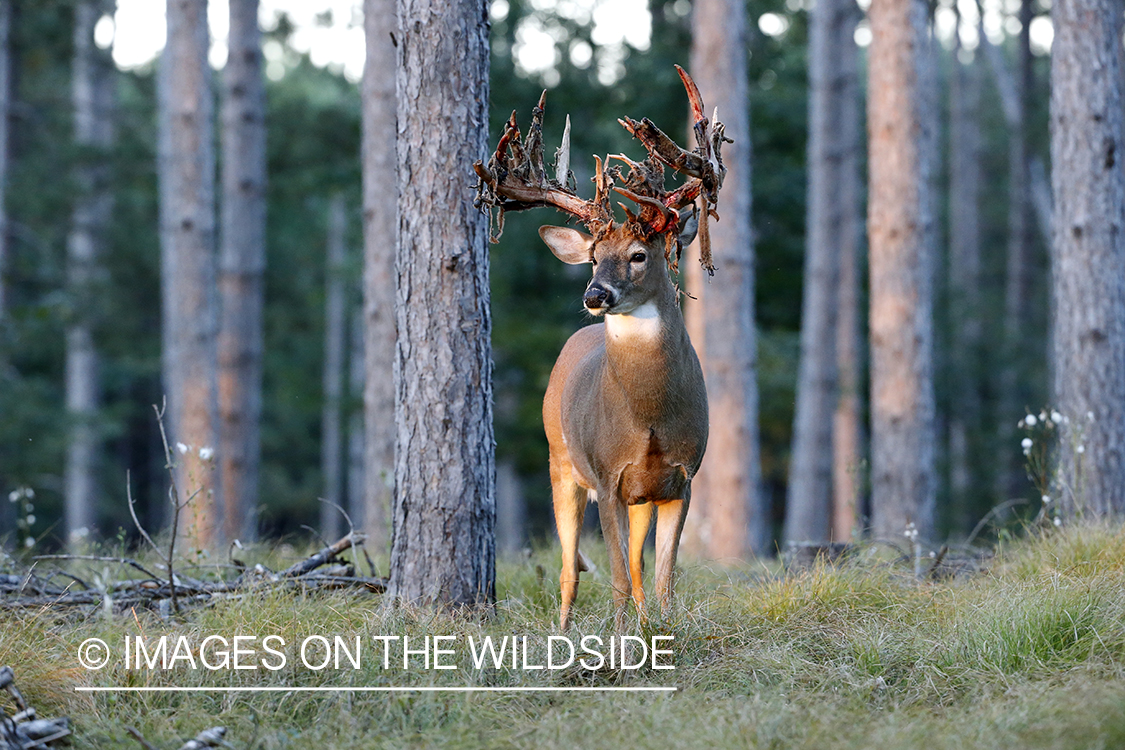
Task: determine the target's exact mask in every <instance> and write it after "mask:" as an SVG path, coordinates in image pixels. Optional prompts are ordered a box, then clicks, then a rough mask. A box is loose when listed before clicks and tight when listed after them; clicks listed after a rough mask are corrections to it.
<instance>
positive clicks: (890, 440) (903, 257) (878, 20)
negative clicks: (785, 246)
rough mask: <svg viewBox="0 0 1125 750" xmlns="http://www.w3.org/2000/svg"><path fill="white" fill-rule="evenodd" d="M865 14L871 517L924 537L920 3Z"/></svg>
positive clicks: (927, 324)
mask: <svg viewBox="0 0 1125 750" xmlns="http://www.w3.org/2000/svg"><path fill="white" fill-rule="evenodd" d="M868 18H869V19H870V22H871V32H872V42H871V47H870V49H869V52H868V55H869V58H868V59H869V64H868V70H869V86H868V107H867V112H868V143H869V157H868V160H869V175H870V177H869V186H870V187H869V201H868V237H869V240H868V242H869V256H870V262H869V265H870V286H871V291H870V304H871V312H870V333H871V473H872V477H871V485H872V486H871V492H872V495H871V505H872V526H873V530H874V533H875V535H876V536H877V537H882V538H896V537H901V535H902V534H903V532H904V530H905V529H906V527H907V524H910V523H913V524H915V526H916V528H917V530H918V532H919V534H920V535H921V536H922V537H923V538H926V537H928V536H930V535H931V534H932V527H933V505H934V497H935V486H934V485H935V483H934V390H933V313H932V269H931V265H932V246H931V241H932V240H931V238H932V233H933V229H934V227H933V217H932V213H931V208H930V200H931V187H930V177H931V165H930V164H929V163H928V161H929V155H930V152H931V149H930V146H929V144H928V139H929V138H931V137H932V132H931V131H932V128H933V124H934V123H933V121H932V120H928V119H927V118H926V115H927V114H928V108H927V105H926V102H925V101H924V99H925V96H926V92H927V90H928V89H929V86H928V83H927V76H929V75H930V72H929V71H928V70H926V68H925V66H926V65H927V64H928V62H929V59H928V54H927V49H928V45H929V39H928V33H927V8H926V3H925V2H924V0H873V2H872V3H871V8H870V10H869V12H868Z"/></svg>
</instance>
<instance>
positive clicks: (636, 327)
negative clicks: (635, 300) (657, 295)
mask: <svg viewBox="0 0 1125 750" xmlns="http://www.w3.org/2000/svg"><path fill="white" fill-rule="evenodd" d="M605 329H606V332H607V333H608V334H609V335H610V336H612V337H613V338H615V339H653V338H656V337H657V336H658V335H660V311H659V310H657V309H656V303H655V302H646V303H644V304H643V305H641V306H639V307H636V308H634V309H633V310H632V311H631V312H627V313H623V314H610V315H606V316H605Z"/></svg>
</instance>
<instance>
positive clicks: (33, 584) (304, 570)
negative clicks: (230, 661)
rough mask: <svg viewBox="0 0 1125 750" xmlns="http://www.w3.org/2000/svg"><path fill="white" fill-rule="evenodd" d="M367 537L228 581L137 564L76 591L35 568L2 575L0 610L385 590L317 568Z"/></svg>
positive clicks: (348, 572)
mask: <svg viewBox="0 0 1125 750" xmlns="http://www.w3.org/2000/svg"><path fill="white" fill-rule="evenodd" d="M364 539H366V536H365V535H364V534H363V533H362V532H359V531H353V532H351V533H349V534H348V535H347V536H345V537H343V538H342V539H340V540H339V541H337V542H335V543H334V544H330V545H328V546H327V547H325V548H323V549H321V550H320V551H318V552H316V553H315V554H313V555H311V556H309V557H307V558H305V559H304V560H302V561H300V562H298V563H296V564H295V565H291V566H290V567H288V568H286V569H285V570H283V571H281V572H280V573H274V572H272V571H269V570H267V569H266V568H264V567H262V566H261V565H257V566H254V567H253V568H250V569H248V570H245V571H243V572H241V573H240V574H239V575H238V576H237V577H235V578H233V579H232V580H229V581H200V580H196V579H193V578H186V577H183V576H179V575H177V576H174V578H175V582H174V583H173V582H171V581H169V580H165V579H161V578H160V577H158V576H156V575H154V574H153V573H152V572H151V571H148V570H145V569H144V568H143V566H140V565H132V566H131V567H136V568H137V569H138V570H142V571H143V572H144V573H145V574H146V575H148V576H150V578H147V579H137V578H131V579H125V580H121V581H114V582H110V583H107V584H106V585H105V587H104V589H87V590H72V589H70V588H69V587H68V588H60V587H58V586H51V585H49V584H48V583H47V582H45V581H43V580H42V579H40V578H39V577H37V576H34V575H32V574H31V573H30V572H29V573H27V574H24V575H3V576H0V609H27V608H49V607H76V606H88V605H93V604H102V603H104V602H105V600H106V599H107V598H108V599H109V600H110V601H111V603H112V604H113V606H115V607H118V608H126V607H135V606H142V607H145V606H151V605H152V604H153V603H154V602H158V601H161V600H164V599H172V598H173V597H176V598H177V599H178V598H180V597H183V598H184V599H186V600H188V601H191V602H194V603H201V602H207V601H210V600H211V599H214V598H215V597H218V596H222V595H230V594H241V593H245V592H247V591H253V590H262V589H271V588H284V589H298V588H299V589H303V590H311V591H333V590H339V589H358V590H363V591H369V592H373V593H382V592H384V591H385V590H386V588H387V579H385V578H374V577H367V576H360V575H356V574H355V571H354V568H352V567H351V566H350V565H337V566H334V567H332V568H330V569H328V570H327V571H318V568H320V567H322V566H324V565H327V564H329V563H331V562H333V561H335V560H336V558H337V557H338V556H339V555H341V554H342V553H343V552H345V551H346V550H348V549H351V548H352V547H354V546H359V545H362V544H363V541H364ZM43 557H44V558H46V559H53V560H97V561H109V562H118V563H122V564H130V563H131V562H133V561H131V560H130V559H129V558H116V557H109V558H102V557H96V556H93V555H49V556H46V555H45V556H43Z"/></svg>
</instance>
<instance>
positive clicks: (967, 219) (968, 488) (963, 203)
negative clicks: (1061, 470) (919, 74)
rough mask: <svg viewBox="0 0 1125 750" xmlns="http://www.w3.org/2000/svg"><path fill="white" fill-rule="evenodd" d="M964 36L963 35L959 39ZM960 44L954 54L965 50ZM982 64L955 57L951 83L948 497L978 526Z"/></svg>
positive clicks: (961, 517) (962, 522)
mask: <svg viewBox="0 0 1125 750" xmlns="http://www.w3.org/2000/svg"><path fill="white" fill-rule="evenodd" d="M957 38H960V37H957ZM960 49H961V47H960V45H958V46H957V47H956V51H957V52H960ZM979 70H980V69H979V65H978V63H976V62H975V61H974V62H972V63H967V64H964V63H961V62H960V61H958V60H957V57H956V56H954V62H953V74H952V76H951V84H949V264H948V265H949V296H948V301H949V310H948V318H949V324H951V327H952V336H951V350H952V351H951V352H949V358H951V370H952V371H951V379H949V390H951V392H952V394H955V395H956V399H955V405H954V408H953V409H952V413H951V414H949V443H948V451H949V495H951V501H952V506H953V507H952V510H953V515H954V524H955V526H957V527H961V528H963V530H964V531H965V532H967V531H969V530H970V528H972V525H973V524H974V523H975V521H976V519H975V518H974V517H973V513H974V510H975V504H974V503H973V501H972V500H973V497H972V493H973V488H974V487H979V486H980V479H981V478H980V477H979V476H975V473H976V472H974V464H975V461H974V457H975V455H979V454H980V452H981V451H982V450H983V446H982V445H981V444H980V442H979V439H980V435H981V432H980V428H981V425H980V398H979V394H980V382H979V378H980V372H981V371H980V362H979V352H980V344H981V319H980V264H981V257H980V253H981V237H980V189H981V183H982V174H981V162H980V160H981V155H982V154H981V134H980V94H981V81H980V72H979Z"/></svg>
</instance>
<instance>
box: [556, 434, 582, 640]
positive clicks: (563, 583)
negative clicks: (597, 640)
mask: <svg viewBox="0 0 1125 750" xmlns="http://www.w3.org/2000/svg"><path fill="white" fill-rule="evenodd" d="M551 495H552V501H553V504H554V508H555V527H556V528H557V529H558V532H559V543H560V545H561V547H562V572H561V573H559V591H560V593H561V600H562V603H561V605H560V607H559V629H560V630H562V631H566V630H568V629H569V628H570V607H571V605H572V604H574V597H576V596H577V595H578V572H579V570H580V569H585V568H586V566H585V565H583V564H582V553H580V552H579V551H578V538H579V536H580V535H581V533H582V518H583V516H584V515H585V514H586V490H584V489H582V488H581V487H579V486H578V483H577V482H575V481H574V478H573V474H572V473H571V470H570V464H569V463H564V462H563V461H560V460H559V459H557V458H556V457H555V456H551Z"/></svg>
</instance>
